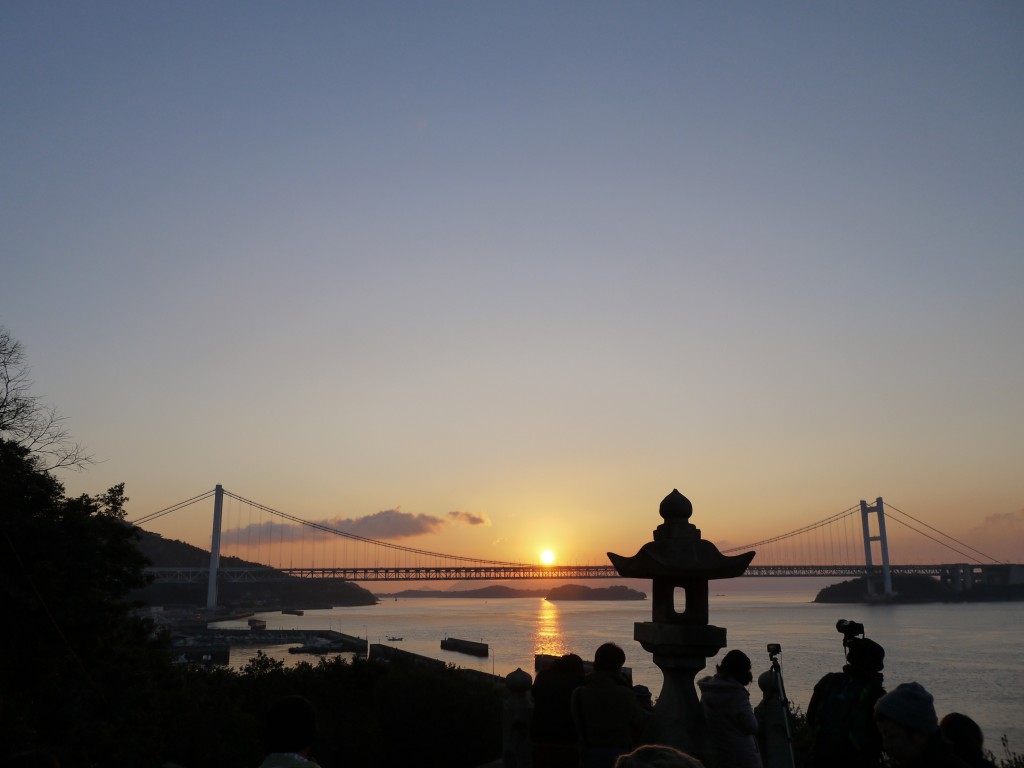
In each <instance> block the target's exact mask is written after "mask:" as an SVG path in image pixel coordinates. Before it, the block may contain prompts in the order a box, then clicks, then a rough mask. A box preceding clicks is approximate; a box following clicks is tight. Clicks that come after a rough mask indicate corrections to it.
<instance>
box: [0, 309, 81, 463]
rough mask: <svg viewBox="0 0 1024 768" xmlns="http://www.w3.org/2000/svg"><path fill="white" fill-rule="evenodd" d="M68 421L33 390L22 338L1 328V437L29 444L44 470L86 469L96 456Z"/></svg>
mask: <svg viewBox="0 0 1024 768" xmlns="http://www.w3.org/2000/svg"><path fill="white" fill-rule="evenodd" d="M65 421H66V419H65V417H64V416H63V415H62V414H61V413H60V412H59V411H58V410H57V409H56V408H54V407H52V406H47V405H43V404H42V403H41V402H40V400H39V398H38V397H36V396H35V395H33V394H32V379H31V377H30V376H29V369H28V366H27V365H26V363H25V352H24V350H23V349H22V346H21V342H19V341H17V340H15V339H13V338H12V337H11V335H10V333H8V331H7V330H6V329H4V328H0V438H2V439H4V440H9V441H11V442H12V443H17V444H18V445H20V446H22V447H24V448H27V449H28V450H29V452H30V453H31V454H32V456H33V457H34V459H35V461H36V464H37V466H38V468H39V469H41V470H45V471H51V470H55V469H75V470H82V469H85V468H86V467H87V466H89V465H90V464H92V463H93V457H92V455H91V454H88V453H86V451H85V449H84V448H83V447H82V445H81V444H80V443H77V442H75V441H74V440H73V439H72V437H71V433H70V432H69V431H68V429H67V427H66V426H65Z"/></svg>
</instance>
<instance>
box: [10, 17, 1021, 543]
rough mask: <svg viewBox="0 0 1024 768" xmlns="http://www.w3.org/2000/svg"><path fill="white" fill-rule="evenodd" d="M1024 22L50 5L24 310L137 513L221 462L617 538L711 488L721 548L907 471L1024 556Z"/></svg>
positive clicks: (43, 33)
mask: <svg viewBox="0 0 1024 768" xmlns="http://www.w3.org/2000/svg"><path fill="white" fill-rule="evenodd" d="M1022 33H1024V10H1022V9H1021V8H1020V7H1018V6H1017V5H1015V4H1011V3H974V4H968V3H952V2H929V3H923V2H920V3H913V2H912V3H903V4H891V3H881V2H869V3H861V4H832V3H776V4H761V3H733V4H699V3H688V2H683V3H654V2H652V3H638V4H625V3H603V2H596V3H595V2H588V3H571V2H565V3H517V4H511V3H489V2H484V3H468V2H466V3H450V2H439V3H349V4H333V3H312V2H310V3H269V2H255V3H228V2H223V3H173V4H172V3H105V2H100V3H93V4H88V5H83V4H73V3H47V2H40V3H8V4H5V5H4V6H3V7H2V8H0V98H2V103H3V104H4V105H5V106H4V117H3V119H2V120H0V157H2V167H3V173H2V174H0V202H2V205H0V253H2V258H3V264H4V268H3V272H4V277H3V280H2V281H0V324H2V325H3V326H4V327H5V328H7V330H8V331H10V332H11V334H12V335H13V336H14V337H16V338H18V339H20V340H21V341H22V343H23V344H24V346H25V348H26V352H27V354H28V357H29V360H30V363H31V365H32V373H33V378H34V379H35V382H36V391H37V393H38V394H39V395H41V396H43V397H44V398H46V399H47V401H48V402H51V403H53V404H54V405H57V406H58V407H59V408H60V409H61V410H62V411H63V412H64V413H65V414H66V415H67V416H68V417H69V419H70V426H71V428H72V430H73V432H74V433H75V435H76V436H77V437H78V438H79V439H81V440H82V441H83V442H85V443H86V444H88V446H89V447H90V449H91V450H92V451H93V452H94V453H95V454H96V456H97V458H98V459H100V460H101V463H99V464H97V465H96V466H95V467H94V468H93V469H92V470H90V471H89V472H87V473H84V474H81V475H69V476H66V477H64V478H63V479H64V480H65V481H66V482H67V484H68V487H69V490H71V491H75V492H78V491H96V490H100V489H102V488H105V487H106V486H108V485H111V484H113V483H116V482H121V481H124V482H125V483H126V484H127V492H128V495H129V496H130V497H131V498H132V505H131V510H132V512H133V513H134V514H137V515H139V516H141V515H142V514H145V513H148V512H151V511H154V510H156V509H160V508H162V507H164V506H167V505H169V504H171V503H173V502H176V501H179V500H181V499H184V498H188V497H190V496H192V495H195V494H197V493H201V492H202V491H204V490H207V489H209V488H212V487H213V485H214V484H215V483H223V484H224V485H225V487H228V488H230V489H231V490H233V491H235V492H236V493H239V494H241V495H243V496H246V497H248V498H252V499H255V500H257V501H260V502H262V503H265V504H268V505H270V506H272V507H275V508H278V509H282V510H284V511H287V512H289V513H291V514H295V515H298V516H301V517H309V518H312V519H326V518H334V517H337V518H343V519H348V520H353V521H355V520H359V519H361V518H363V517H369V516H374V515H375V513H378V512H380V511H388V510H396V509H398V510H401V511H402V512H404V513H406V514H408V515H410V516H415V515H428V516H433V517H438V518H446V519H451V520H455V519H457V516H450V515H449V513H451V512H460V513H464V514H467V515H476V516H482V517H484V518H486V519H487V521H488V524H487V525H486V526H466V525H459V524H457V523H448V524H445V525H442V526H433V527H430V526H428V529H429V532H426V533H423V534H422V535H420V536H418V537H413V538H406V539H405V541H406V543H414V544H415V545H416V546H419V547H423V548H425V549H437V550H441V551H459V552H464V553H465V554H472V555H475V556H483V557H491V556H494V557H495V558H497V559H521V558H522V559H526V558H530V557H533V556H534V555H535V553H536V552H539V551H540V549H542V548H552V549H555V550H556V551H557V552H558V553H559V554H560V557H562V558H564V559H573V560H578V561H592V560H597V559H600V558H602V557H603V553H604V552H605V551H607V550H609V549H612V550H615V551H626V550H629V549H631V548H632V547H633V546H634V545H635V546H638V545H639V544H640V543H642V542H643V541H646V540H647V539H648V538H649V536H650V530H651V529H652V528H653V527H654V525H655V524H657V522H659V520H658V518H657V514H656V510H657V504H658V502H659V501H660V499H661V497H662V496H664V495H665V494H666V493H667V492H668V491H670V490H671V489H672V488H674V487H678V488H679V489H680V490H682V491H683V492H684V493H686V494H687V495H688V496H689V497H690V498H691V499H692V500H693V501H694V505H695V509H696V516H695V522H696V523H697V524H698V526H699V527H701V528H702V530H703V531H704V534H705V536H707V537H709V538H713V539H715V540H717V541H719V542H720V543H722V544H723V545H724V544H741V543H745V542H747V541H752V540H756V539H758V538H762V537H763V536H767V535H771V534H774V533H779V532H781V531H782V530H785V529H788V528H796V527H800V526H801V525H804V524H806V523H809V522H811V521H813V520H815V519H819V518H822V517H825V516H827V515H829V514H832V513H835V512H838V511H840V510H842V509H845V508H847V507H849V506H851V505H853V504H855V503H857V501H858V500H859V499H861V498H866V499H869V500H871V499H874V498H875V496H883V497H885V498H886V499H887V500H891V501H892V502H893V503H895V504H897V505H898V506H899V507H900V508H901V509H905V510H906V511H908V512H911V513H912V514H914V515H915V516H918V517H921V518H922V519H926V520H928V521H929V522H931V523H932V524H933V525H936V526H937V527H939V528H940V529H942V530H945V531H949V532H951V533H954V534H957V535H962V536H963V537H964V538H965V539H966V540H968V541H969V542H972V543H975V542H976V546H978V547H979V548H980V549H982V550H983V551H987V552H991V553H992V554H994V555H996V556H997V557H1001V558H1005V559H1013V560H1016V561H1018V562H1019V561H1021V560H1024V479H1022V478H1024V473H1022V472H1021V469H1020V468H1021V466H1022V464H1024V440H1022V435H1024V404H1022V397H1021V392H1024V356H1022V353H1021V342H1020V337H1021V329H1022V328H1024V302H1022V301H1021V293H1022V291H1021V289H1022V286H1024V256H1022V243H1024V238H1022V234H1024V224H1022V221H1024V216H1022V215H1021V209H1022V202H1024V167H1022V166H1024V99H1022V98H1021V94H1022V93H1024V46H1022V45H1021V41H1022ZM377 519H380V518H377ZM181 525H182V526H184V523H182V524H181ZM197 525H198V524H197ZM199 527H200V528H203V529H205V527H206V523H205V522H204V523H203V524H202V525H201V526H199ZM171 532H172V533H175V532H176V530H172V531H171ZM905 554H907V555H908V556H909V550H905ZM894 559H899V557H898V555H897V554H895V553H894Z"/></svg>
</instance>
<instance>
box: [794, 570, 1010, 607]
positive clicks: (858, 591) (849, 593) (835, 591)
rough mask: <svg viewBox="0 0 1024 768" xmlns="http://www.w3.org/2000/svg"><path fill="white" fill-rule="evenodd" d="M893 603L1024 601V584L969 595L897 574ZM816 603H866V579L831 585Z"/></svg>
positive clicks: (975, 590) (917, 576) (978, 587)
mask: <svg viewBox="0 0 1024 768" xmlns="http://www.w3.org/2000/svg"><path fill="white" fill-rule="evenodd" d="M892 590H893V592H895V593H896V595H895V596H894V597H893V598H892V599H890V600H889V601H888V602H893V603H979V602H994V601H1003V600H1024V584H976V585H975V586H974V588H973V589H969V590H967V591H965V592H954V591H953V590H952V589H951V588H950V587H949V586H947V585H946V584H942V583H940V582H939V581H938V580H937V579H933V578H932V577H930V576H924V575H922V574H914V573H902V574H893V577H892ZM814 602H816V603H866V602H869V601H868V599H867V585H866V582H865V580H864V577H863V576H860V577H858V578H856V579H850V580H848V581H841V582H839V583H838V584H831V585H829V586H827V587H825V588H824V589H822V590H821V591H820V592H818V594H817V596H815V598H814Z"/></svg>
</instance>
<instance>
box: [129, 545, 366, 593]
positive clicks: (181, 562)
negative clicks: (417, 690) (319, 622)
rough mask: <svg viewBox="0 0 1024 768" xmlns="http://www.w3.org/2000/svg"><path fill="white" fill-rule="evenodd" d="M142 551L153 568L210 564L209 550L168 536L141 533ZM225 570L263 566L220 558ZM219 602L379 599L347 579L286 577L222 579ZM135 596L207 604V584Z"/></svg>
mask: <svg viewBox="0 0 1024 768" xmlns="http://www.w3.org/2000/svg"><path fill="white" fill-rule="evenodd" d="M137 547H138V549H139V551H141V552H142V554H143V555H144V556H145V557H146V558H147V559H148V560H149V561H150V563H151V564H152V565H153V566H154V567H158V568H168V567H174V566H183V567H189V568H207V567H209V565H210V553H209V552H207V551H206V550H205V549H200V548H199V547H195V546H192V545H191V544H187V543H185V542H183V541H177V540H175V539H165V538H163V537H162V536H160V535H158V534H155V533H149V532H148V531H142V532H141V536H140V538H139V540H138V542H137ZM220 564H221V567H223V568H245V567H250V568H251V567H260V566H259V564H258V563H250V562H247V561H245V560H241V559H239V558H237V557H221V560H220ZM217 596H218V603H219V604H221V605H223V606H233V607H238V608H253V609H265V610H273V609H279V608H330V607H332V606H335V605H374V604H376V602H377V598H376V597H374V596H373V594H372V593H371V592H368V591H366V590H365V589H363V588H362V587H360V586H359V585H357V584H353V583H352V582H349V581H314V582H311V581H308V580H305V579H298V578H294V577H287V576H282V581H275V582H258V583H251V582H250V583H244V584H238V583H232V582H229V581H226V580H224V579H221V580H220V582H219V583H218V585H217ZM133 597H134V598H135V599H136V600H139V601H141V602H143V603H145V604H146V605H189V606H201V605H205V604H206V582H205V581H203V582H202V583H197V584H150V585H148V586H146V587H145V588H143V589H142V590H140V591H139V592H137V593H135V594H134V595H133Z"/></svg>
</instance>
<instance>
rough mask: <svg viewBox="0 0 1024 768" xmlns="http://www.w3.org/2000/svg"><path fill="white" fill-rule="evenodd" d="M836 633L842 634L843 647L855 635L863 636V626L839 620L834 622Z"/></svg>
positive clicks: (854, 622) (846, 620)
mask: <svg viewBox="0 0 1024 768" xmlns="http://www.w3.org/2000/svg"><path fill="white" fill-rule="evenodd" d="M836 632H839V633H840V634H842V636H843V645H844V646H848V645H849V644H850V642H851V641H852V640H854V639H855V638H856V637H857V635H860V636H861V637H863V636H864V625H863V624H861V623H859V622H856V621H850V620H849V619H840V620H839V621H837V622H836Z"/></svg>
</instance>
